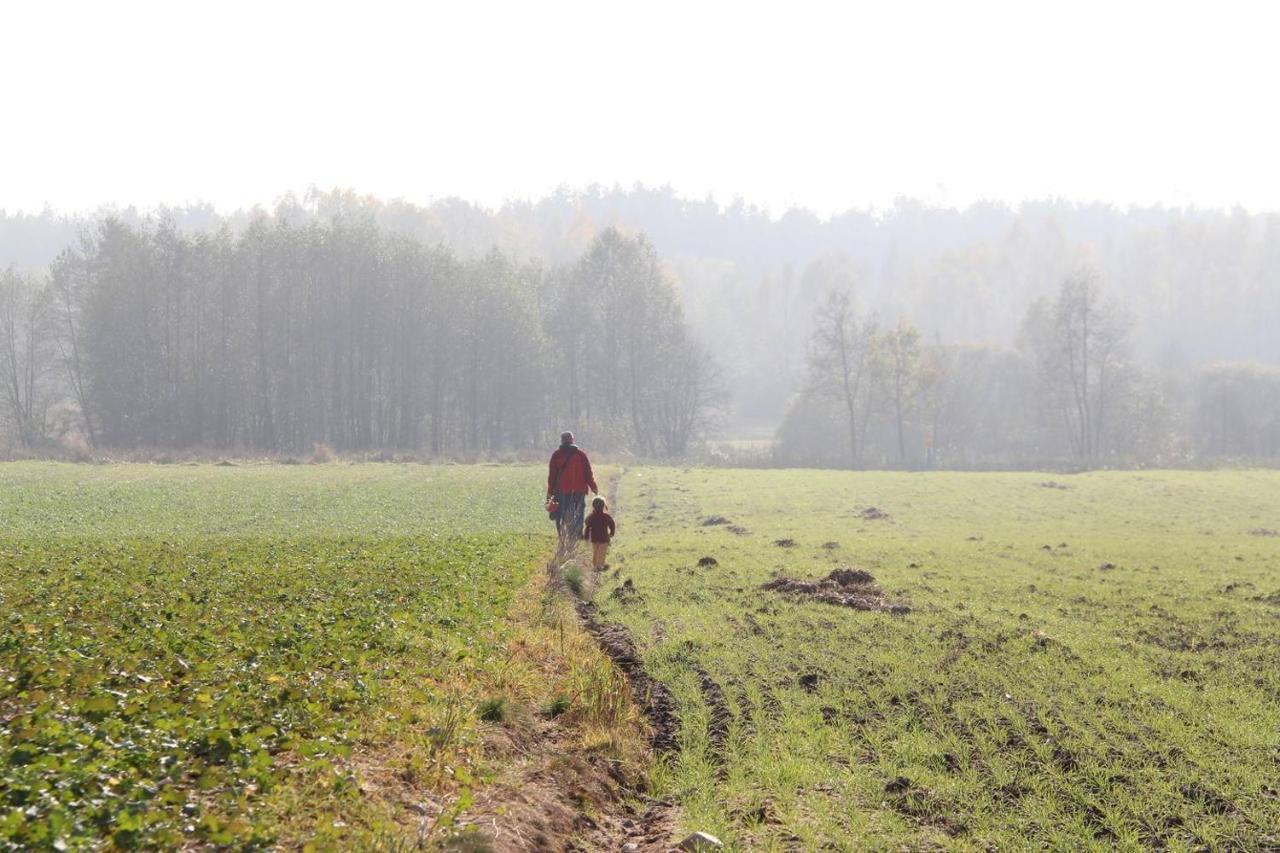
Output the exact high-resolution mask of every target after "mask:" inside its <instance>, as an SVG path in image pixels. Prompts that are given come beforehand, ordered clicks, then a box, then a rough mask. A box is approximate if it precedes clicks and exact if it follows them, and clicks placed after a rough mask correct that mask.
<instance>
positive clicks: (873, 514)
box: [859, 506, 889, 521]
mask: <svg viewBox="0 0 1280 853" xmlns="http://www.w3.org/2000/svg"><path fill="white" fill-rule="evenodd" d="M859 514H860V515H861V516H862V517H863V518H865V519H866V520H867V521H887V520H888V518H889V513H887V512H885V511H884V510H882V509H880V508H879V507H875V506H869V507H867V508H866V509H864V510H863V511H862V512H861V513H859Z"/></svg>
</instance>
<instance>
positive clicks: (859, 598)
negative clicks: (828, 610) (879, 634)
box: [761, 568, 911, 613]
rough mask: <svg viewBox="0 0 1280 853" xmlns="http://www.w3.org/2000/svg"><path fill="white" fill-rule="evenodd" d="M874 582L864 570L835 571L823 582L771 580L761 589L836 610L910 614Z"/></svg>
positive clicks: (783, 578) (786, 578)
mask: <svg viewBox="0 0 1280 853" xmlns="http://www.w3.org/2000/svg"><path fill="white" fill-rule="evenodd" d="M875 580H876V579H875V578H874V577H872V576H871V573H870V572H868V571H867V570H866V569H851V568H841V569H836V570H835V571H833V572H831V574H829V575H827V576H826V577H825V578H823V579H822V580H817V581H804V580H797V579H795V578H789V577H786V576H785V575H783V576H779V577H776V578H774V579H773V580H771V581H769V582H768V583H766V584H765V585H764V586H762V587H761V589H765V590H769V591H770V592H779V593H782V594H783V595H788V596H791V597H794V598H801V599H809V600H812V601H821V602H823V603H825V604H834V605H836V606H838V607H852V608H853V609H854V610H866V611H874V612H882V613H910V612H911V608H910V607H907V605H905V604H902V603H900V602H894V601H889V600H888V599H886V598H885V597H884V592H883V591H882V590H881V589H880V587H878V586H876V583H875Z"/></svg>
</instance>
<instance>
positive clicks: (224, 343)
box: [0, 215, 719, 456]
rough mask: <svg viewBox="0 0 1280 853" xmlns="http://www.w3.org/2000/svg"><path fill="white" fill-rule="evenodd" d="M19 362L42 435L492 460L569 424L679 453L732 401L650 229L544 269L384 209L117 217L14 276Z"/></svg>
mask: <svg viewBox="0 0 1280 853" xmlns="http://www.w3.org/2000/svg"><path fill="white" fill-rule="evenodd" d="M0 372H3V383H4V389H3V396H2V399H0V404H2V408H3V412H4V414H5V416H6V418H7V420H8V425H9V430H8V432H9V433H10V435H11V436H12V437H13V438H14V439H15V440H16V442H17V443H19V444H21V445H22V446H24V447H27V448H39V447H40V446H42V445H45V444H48V443H50V442H52V441H55V440H58V439H60V438H65V437H66V436H68V435H74V436H79V437H82V438H83V439H84V440H87V441H88V442H89V443H91V444H93V445H97V446H103V447H110V448H136V447H142V448H192V447H207V448H228V449H243V450H248V451H257V452H268V453H296V452H300V451H307V450H309V449H310V448H311V447H312V446H313V444H315V443H325V444H328V445H332V446H333V447H334V448H336V449H338V450H343V451H363V450H373V449H399V450H405V451H413V452H422V453H429V454H432V455H449V454H476V455H481V454H493V453H497V452H501V451H507V450H519V449H523V448H535V447H539V448H540V447H543V446H544V445H545V444H546V443H547V441H548V439H549V437H550V436H553V435H555V434H556V433H557V432H558V431H559V430H560V429H561V428H565V427H571V428H574V429H577V430H579V431H581V432H583V433H586V434H589V435H591V437H592V440H593V445H594V446H597V447H614V448H625V449H630V450H633V451H635V452H638V453H643V454H646V455H653V456H679V455H682V454H684V453H685V452H686V451H687V450H688V449H689V447H690V445H691V444H692V443H693V442H695V441H696V440H698V438H699V437H700V436H701V434H702V431H703V430H704V428H705V426H706V425H707V423H708V421H709V419H710V418H711V417H712V416H713V415H714V412H715V408H716V404H717V402H718V399H719V397H718V395H719V390H718V387H717V385H716V376H715V372H714V365H713V363H712V361H711V359H710V358H709V357H708V355H707V354H706V352H705V351H704V350H703V349H702V348H701V347H700V346H699V344H698V343H697V342H696V341H695V340H694V339H693V338H692V336H691V335H690V333H689V330H688V328H687V324H686V323H685V320H684V317H683V314H682V311H681V307H680V304H679V301H678V299H677V298H676V295H675V293H674V291H673V289H672V286H671V284H670V282H669V281H668V280H667V278H666V276H665V275H664V274H663V271H662V269H661V266H660V264H659V261H658V257H657V254H656V252H655V251H654V249H653V247H652V245H650V244H649V243H648V242H647V241H646V240H644V239H643V238H631V237H627V236H624V235H623V234H621V233H620V232H618V231H616V230H613V229H608V230H605V231H603V232H601V233H599V234H598V235H597V236H596V237H595V238H594V239H593V240H592V241H591V242H590V244H589V245H588V246H587V248H586V251H585V252H584V254H582V256H581V257H580V258H578V259H577V260H576V261H574V262H572V263H566V264H563V265H560V266H557V267H554V268H543V267H541V266H539V265H536V264H521V263H517V262H516V261H514V260H513V259H511V258H510V257H507V256H505V255H503V254H502V253H500V252H499V251H497V250H493V251H491V252H489V253H487V254H485V255H482V256H479V257H475V258H467V259H460V258H459V257H457V256H455V255H454V254H453V253H452V252H451V251H450V250H449V249H448V248H446V247H444V246H440V245H434V246H429V245H424V244H423V243H422V242H420V241H418V240H415V239H413V238H412V237H409V236H405V235H403V234H395V233H392V232H390V231H388V230H386V229H383V228H379V227H378V226H377V225H376V224H375V223H374V222H373V221H372V218H371V217H367V216H352V217H344V216H340V215H339V216H334V217H332V218H330V219H329V220H327V221H323V222H321V221H315V220H312V221H308V222H305V223H303V224H300V225H294V224H291V222H290V220H289V219H288V218H287V217H276V218H267V217H261V218H258V219H257V220H255V221H254V222H252V223H251V224H249V225H248V226H247V227H245V228H243V229H238V230H234V231H233V230H232V229H230V228H226V227H224V228H220V229H218V230H214V231H205V232H197V233H192V232H189V231H184V230H180V229H178V228H177V227H175V226H174V225H173V224H172V223H171V222H166V221H162V222H160V223H159V224H146V223H144V224H127V223H125V222H123V221H121V220H118V219H114V218H109V219H106V220H104V221H103V222H101V223H100V224H99V225H98V226H97V227H96V229H94V230H93V231H92V232H91V233H90V234H88V235H87V236H85V237H84V238H82V239H81V240H80V242H79V243H78V245H76V246H74V247H72V248H68V249H67V250H65V251H64V252H62V253H61V254H60V255H59V256H58V257H57V258H56V260H55V261H54V262H53V263H52V264H51V265H50V266H49V268H48V272H47V274H45V275H32V274H23V273H19V272H17V271H15V270H14V269H10V270H8V271H7V272H5V273H4V274H3V278H2V279H0Z"/></svg>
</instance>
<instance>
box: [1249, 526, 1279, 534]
mask: <svg viewBox="0 0 1280 853" xmlns="http://www.w3.org/2000/svg"><path fill="white" fill-rule="evenodd" d="M1249 535H1250V536H1280V530H1271V529H1270V528H1266V527H1255V528H1253V529H1252V530H1250V531H1249Z"/></svg>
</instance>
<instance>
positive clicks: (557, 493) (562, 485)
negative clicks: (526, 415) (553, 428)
mask: <svg viewBox="0 0 1280 853" xmlns="http://www.w3.org/2000/svg"><path fill="white" fill-rule="evenodd" d="M588 489H590V490H591V493H592V494H598V493H599V490H598V489H597V488H596V480H595V475H594V474H593V473H592V472H591V460H590V459H588V458H587V454H586V453H585V452H584V451H583V450H581V449H580V448H579V447H578V446H577V445H576V444H574V443H573V433H571V432H565V433H561V434H560V446H559V447H558V448H556V451H555V453H552V454H551V463H550V465H549V467H548V471H547V513H548V514H549V515H550V516H551V519H552V520H553V521H555V523H556V529H557V530H558V531H559V532H560V538H561V539H563V540H565V541H576V540H577V539H578V538H579V537H580V536H582V521H583V516H584V515H585V514H586V505H587V490H588Z"/></svg>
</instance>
